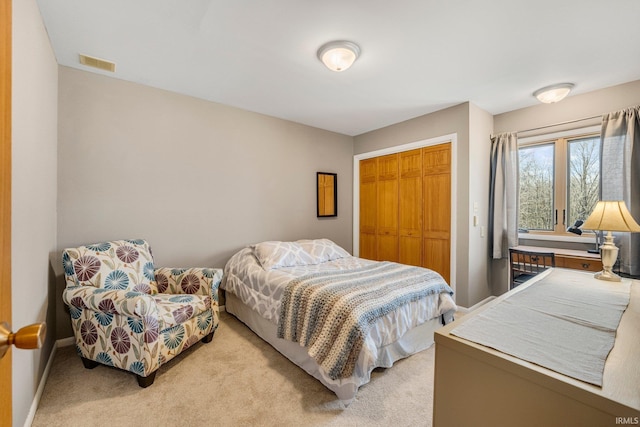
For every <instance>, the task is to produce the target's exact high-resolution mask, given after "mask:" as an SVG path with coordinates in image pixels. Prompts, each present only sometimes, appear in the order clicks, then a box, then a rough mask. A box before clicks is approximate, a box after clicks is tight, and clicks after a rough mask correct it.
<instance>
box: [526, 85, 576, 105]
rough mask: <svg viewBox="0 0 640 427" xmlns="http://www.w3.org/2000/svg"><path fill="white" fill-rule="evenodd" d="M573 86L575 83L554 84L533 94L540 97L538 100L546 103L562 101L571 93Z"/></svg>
mask: <svg viewBox="0 0 640 427" xmlns="http://www.w3.org/2000/svg"><path fill="white" fill-rule="evenodd" d="M573 86H574V84H573V83H560V84H557V85H553V86H547V87H543V88H542V89H538V90H537V91H535V92H533V96H535V97H536V98H538V101H540V102H543V103H545V104H551V103H554V102H560V101H562V100H563V99H564V98H565V97H566V96H567V95H569V92H571V89H573Z"/></svg>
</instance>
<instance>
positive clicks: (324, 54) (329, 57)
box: [318, 40, 360, 72]
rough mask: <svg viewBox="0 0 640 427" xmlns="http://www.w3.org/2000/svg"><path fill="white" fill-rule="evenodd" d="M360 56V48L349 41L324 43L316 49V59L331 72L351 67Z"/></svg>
mask: <svg viewBox="0 0 640 427" xmlns="http://www.w3.org/2000/svg"><path fill="white" fill-rule="evenodd" d="M359 55H360V47H359V46H358V45H357V44H355V43H353V42H349V41H344V40H339V41H333V42H329V43H326V44H324V45H322V46H320V49H318V59H319V60H320V61H322V63H323V64H324V65H326V66H327V68H328V69H330V70H331V71H338V72H340V71H344V70H346V69H347V68H349V67H351V65H353V63H354V62H355V60H356V59H358V56H359Z"/></svg>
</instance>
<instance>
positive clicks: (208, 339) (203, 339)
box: [202, 331, 216, 343]
mask: <svg viewBox="0 0 640 427" xmlns="http://www.w3.org/2000/svg"><path fill="white" fill-rule="evenodd" d="M215 333H216V331H211V333H210V334H209V335H207V336H206V337H204V338H202V342H203V343H210V342H211V340H212V339H213V334H215Z"/></svg>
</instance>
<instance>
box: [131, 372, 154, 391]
mask: <svg viewBox="0 0 640 427" xmlns="http://www.w3.org/2000/svg"><path fill="white" fill-rule="evenodd" d="M156 372H158V371H153V372H151V373H150V374H149V375H148V376H146V377H141V376H140V375H136V377H137V378H138V385H139V386H140V387H142V388H147V387H149V386H150V385H151V384H153V381H155V379H156Z"/></svg>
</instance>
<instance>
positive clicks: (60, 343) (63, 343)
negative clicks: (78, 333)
mask: <svg viewBox="0 0 640 427" xmlns="http://www.w3.org/2000/svg"><path fill="white" fill-rule="evenodd" d="M74 343H75V339H74V338H73V337H68V338H63V339H60V340H57V341H56V342H55V343H54V344H53V348H52V349H51V354H50V355H49V360H47V366H45V368H44V372H43V373H42V377H41V378H40V382H39V383H38V390H36V395H35V396H33V402H31V407H30V408H29V413H28V414H27V418H26V419H25V420H24V427H31V424H32V423H33V419H34V418H35V416H36V411H37V410H38V406H39V405H40V399H41V398H42V393H43V392H44V386H45V385H46V384H47V379H49V372H51V366H52V365H53V360H54V358H55V356H56V351H57V349H58V347H68V346H70V345H73V344H74Z"/></svg>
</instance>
